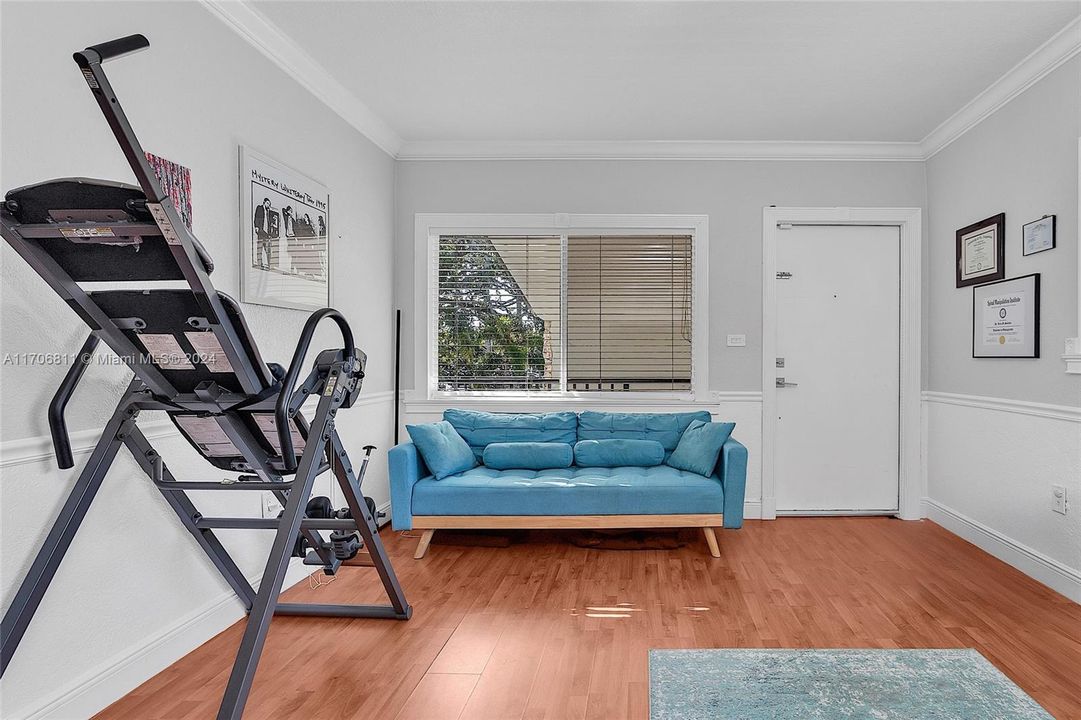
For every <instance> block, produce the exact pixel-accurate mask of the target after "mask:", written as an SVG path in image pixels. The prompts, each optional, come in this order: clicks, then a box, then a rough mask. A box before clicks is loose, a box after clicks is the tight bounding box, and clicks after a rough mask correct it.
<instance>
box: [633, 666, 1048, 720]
mask: <svg viewBox="0 0 1081 720" xmlns="http://www.w3.org/2000/svg"><path fill="white" fill-rule="evenodd" d="M649 708H650V709H649V714H650V718H651V720H728V719H729V718H733V719H735V718H738V719H740V720H766V719H767V718H769V719H770V720H787V719H788V718H793V719H794V718H829V719H830V720H834V719H836V720H847V719H849V718H861V719H862V718H868V719H873V720H922V719H924V718H934V719H936V720H938V719H945V718H950V719H951V720H952V719H957V720H970V719H972V720H976V719H979V720H991V719H992V718H1002V719H1003V720H1007V719H1008V720H1029V719H1030V718H1040V720H1047V718H1050V717H1051V716H1050V715H1049V714H1047V712H1046V711H1045V710H1044V709H1043V708H1041V707H1040V706H1039V705H1038V704H1037V703H1036V701H1034V700H1033V699H1032V698H1030V697H1029V696H1028V695H1026V694H1025V692H1024V691H1023V690H1022V689H1021V688H1019V687H1017V685H1015V684H1014V683H1013V682H1012V681H1011V680H1010V679H1009V678H1007V677H1006V676H1005V675H1003V674H1002V673H1001V672H999V670H998V669H997V668H996V667H995V666H994V665H992V664H991V663H990V662H988V661H987V660H986V659H985V658H984V657H983V656H982V655H980V654H979V653H978V652H976V651H975V650H650V652H649Z"/></svg>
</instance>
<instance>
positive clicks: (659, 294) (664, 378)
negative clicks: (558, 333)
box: [567, 235, 693, 392]
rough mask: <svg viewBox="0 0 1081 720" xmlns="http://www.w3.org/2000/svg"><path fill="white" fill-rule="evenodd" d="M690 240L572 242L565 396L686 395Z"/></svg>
mask: <svg viewBox="0 0 1081 720" xmlns="http://www.w3.org/2000/svg"><path fill="white" fill-rule="evenodd" d="M692 247H693V243H692V241H691V237H690V236H687V235H670V236H625V237H621V236H612V235H605V236H571V237H570V238H568V243H567V389H568V390H571V391H574V390H578V391H635V392H642V391H665V390H667V391H672V390H689V389H690V388H691V311H692V308H691V293H692V282H691V268H692V256H691V253H692Z"/></svg>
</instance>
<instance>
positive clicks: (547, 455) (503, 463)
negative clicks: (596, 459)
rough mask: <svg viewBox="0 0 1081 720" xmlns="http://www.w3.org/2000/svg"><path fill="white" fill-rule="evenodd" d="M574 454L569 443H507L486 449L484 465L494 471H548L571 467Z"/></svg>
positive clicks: (493, 445) (494, 444) (496, 444)
mask: <svg viewBox="0 0 1081 720" xmlns="http://www.w3.org/2000/svg"><path fill="white" fill-rule="evenodd" d="M573 461H574V453H573V452H572V451H571V446H570V445H568V444H567V443H561V442H554V443H545V442H506V443H492V444H491V445H489V446H488V447H486V448H484V465H485V466H486V467H490V468H492V469H493V470H512V469H514V470H518V469H520V470H547V469H548V468H566V467H570V466H571V463H572V462H573Z"/></svg>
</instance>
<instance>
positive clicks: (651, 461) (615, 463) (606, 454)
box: [574, 438, 664, 468]
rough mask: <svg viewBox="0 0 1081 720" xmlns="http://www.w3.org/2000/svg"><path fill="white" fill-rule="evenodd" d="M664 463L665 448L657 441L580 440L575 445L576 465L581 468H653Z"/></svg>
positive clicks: (619, 439) (620, 439)
mask: <svg viewBox="0 0 1081 720" xmlns="http://www.w3.org/2000/svg"><path fill="white" fill-rule="evenodd" d="M663 462H664V446H663V445H661V444H660V443H659V442H657V441H656V440H627V439H624V438H614V439H611V440H579V441H578V442H577V443H575V445H574V464H575V465H579V466H581V467H606V468H610V467H620V466H622V465H637V466H639V467H651V466H653V465H660V464H661V463H663Z"/></svg>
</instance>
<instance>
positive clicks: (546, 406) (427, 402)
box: [401, 391, 762, 519]
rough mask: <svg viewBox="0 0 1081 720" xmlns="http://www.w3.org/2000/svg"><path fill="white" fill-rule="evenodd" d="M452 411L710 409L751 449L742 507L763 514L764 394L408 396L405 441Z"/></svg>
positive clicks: (752, 515)
mask: <svg viewBox="0 0 1081 720" xmlns="http://www.w3.org/2000/svg"><path fill="white" fill-rule="evenodd" d="M449 407H456V408H466V409H470V410H487V411H490V412H556V411H560V410H572V411H577V412H581V411H582V410H598V411H603V412H692V411H695V410H708V411H709V412H710V413H711V414H712V415H713V417H714V419H715V420H718V421H723V422H734V423H736V430H735V432H734V433H733V434H732V437H734V438H735V439H737V440H739V441H740V442H741V443H743V444H744V445H746V446H747V452H748V458H747V494H746V500H745V502H744V506H743V513H744V516H745V517H746V518H748V519H757V518H760V517H761V516H762V471H761V448H762V393H760V392H757V391H755V392H724V391H721V392H717V391H715V392H712V393H711V394H710V398H709V400H707V401H705V402H689V401H687V402H683V401H678V402H676V401H670V400H666V401H658V402H652V403H651V402H644V401H643V400H640V399H635V400H633V401H628V400H627V399H626V398H620V397H618V396H617V397H613V398H611V399H600V400H593V399H591V400H589V402H588V403H583V402H582V401H580V400H579V401H576V400H574V399H567V398H551V399H548V398H543V399H532V398H496V397H487V398H481V397H463V398H453V399H451V398H438V399H434V400H433V399H428V398H424V397H419V396H417V395H415V394H413V395H411V394H409V393H406V394H405V397H404V399H403V402H402V428H401V438H402V442H407V441H408V440H409V435H408V433H406V431H405V425H406V424H410V425H412V424H417V423H426V422H435V421H437V420H440V419H442V416H443V411H444V410H446V409H447V408H449Z"/></svg>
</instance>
